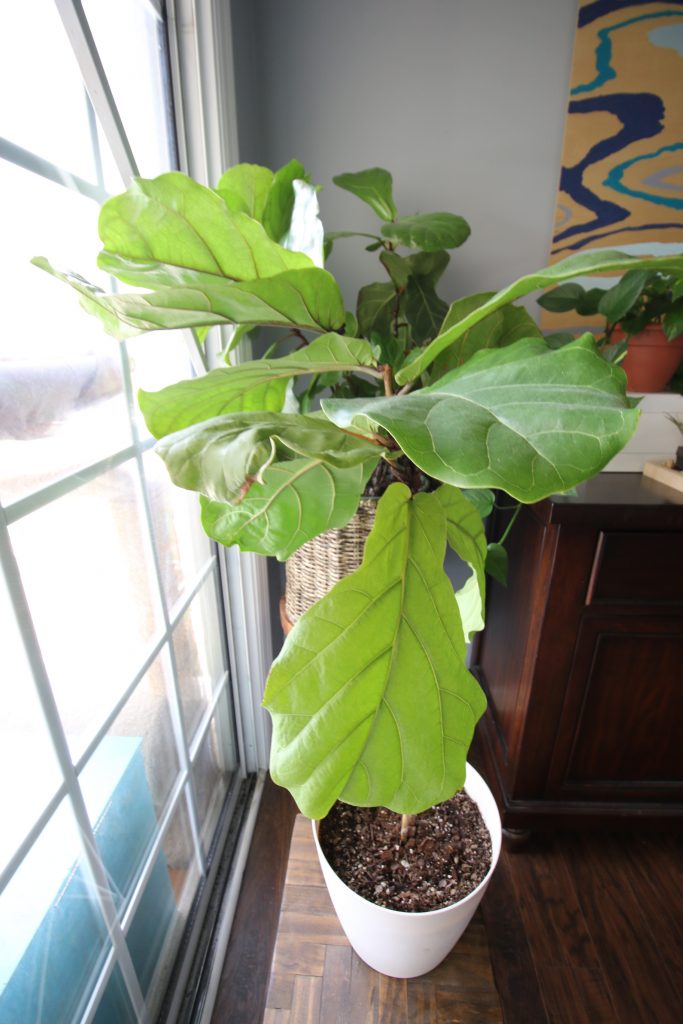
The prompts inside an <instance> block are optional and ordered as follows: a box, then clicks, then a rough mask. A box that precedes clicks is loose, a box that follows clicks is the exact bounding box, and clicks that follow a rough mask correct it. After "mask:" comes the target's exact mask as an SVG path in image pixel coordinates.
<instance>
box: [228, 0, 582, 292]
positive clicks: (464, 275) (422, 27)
mask: <svg viewBox="0 0 683 1024" xmlns="http://www.w3.org/2000/svg"><path fill="white" fill-rule="evenodd" d="M576 16H577V0H412V2H411V0H232V19H233V40H234V52H235V65H236V77H237V103H238V114H239V124H238V129H239V138H240V158H241V159H242V160H247V161H253V162H257V163H265V164H268V165H270V166H280V165H281V164H283V163H286V162H287V161H288V160H289V159H291V158H292V157H294V156H296V157H297V158H298V159H300V160H301V161H302V162H303V163H304V164H305V165H306V167H307V169H308V170H310V172H311V173H312V175H313V179H314V180H315V181H317V182H319V183H321V184H322V185H324V191H323V194H322V196H321V207H322V216H323V222H324V224H325V227H326V228H327V229H328V230H335V229H336V230H339V229H350V228H357V229H361V230H362V229H363V228H364V227H365V229H368V228H369V229H370V230H372V229H373V228H374V227H375V225H376V223H377V221H376V220H375V219H374V216H373V214H372V212H371V211H370V210H369V209H367V212H366V207H365V206H364V205H363V204H362V203H360V202H359V201H358V200H356V199H355V198H354V197H352V196H350V195H348V194H346V193H344V192H342V191H341V190H339V189H337V188H336V187H335V186H333V185H332V184H331V179H332V176H333V175H334V174H338V173H339V172H340V171H355V170H360V169H362V168H364V167H371V166H374V165H379V166H383V167H386V168H387V169H389V170H390V171H391V172H392V173H393V175H394V189H395V197H396V201H397V205H398V208H399V214H402V215H404V214H410V213H415V212H417V211H421V212H430V211H435V210H450V211H452V212H454V213H460V214H462V215H463V216H464V217H466V218H467V220H468V221H469V222H470V225H471V227H472V235H471V237H470V239H469V240H468V241H467V242H466V243H465V245H464V246H463V247H462V249H460V250H456V252H455V253H454V254H453V257H452V264H451V267H450V268H449V270H448V272H447V277H446V278H445V279H444V285H445V287H442V288H441V289H440V291H441V293H442V295H443V297H444V298H446V299H449V300H451V299H453V298H455V297H457V296H458V295H461V294H467V293H469V292H472V291H479V290H482V289H485V288H498V287H501V286H502V285H504V284H506V283H508V281H510V280H512V279H513V278H515V277H518V276H519V275H521V274H523V273H525V272H527V271H531V270H534V269H537V268H538V267H541V266H543V265H544V264H545V263H546V261H547V256H548V250H549V243H550V235H551V229H552V221H553V216H554V206H555V196H556V189H557V182H558V174H559V167H560V155H561V146H562V136H563V131H564V117H565V111H566V107H567V98H568V83H569V74H570V68H571V57H572V44H573V38H574V31H575V26H576ZM375 261H376V257H373V256H369V255H367V254H365V253H364V252H362V250H361V255H359V246H358V244H357V243H356V242H355V241H353V240H347V241H340V242H338V243H337V244H336V247H335V251H334V253H333V254H332V258H331V260H330V264H329V266H330V269H331V270H332V271H333V273H335V274H336V275H337V276H338V278H339V279H340V282H341V283H342V285H343V287H344V289H345V291H346V293H347V301H348V303H349V304H352V303H353V299H354V297H355V291H356V290H357V288H358V287H359V286H360V285H361V284H362V283H365V282H367V281H368V280H373V279H374V280H381V279H382V277H383V272H382V271H381V270H380V269H379V268H376V264H375ZM534 307H535V304H534Z"/></svg>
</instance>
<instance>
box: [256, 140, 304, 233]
mask: <svg viewBox="0 0 683 1024" xmlns="http://www.w3.org/2000/svg"><path fill="white" fill-rule="evenodd" d="M307 180H308V175H307V174H306V171H305V169H304V165H303V164H302V163H300V162H299V161H298V160H290V161H289V163H288V164H285V166H284V167H281V168H280V170H279V171H276V172H275V175H274V177H273V184H272V186H271V189H270V193H269V195H268V198H267V200H266V206H265V209H264V211H263V226H264V228H265V229H266V231H267V233H268V235H269V236H270V237H271V238H272V239H273V240H274V241H275V242H279V241H280V240H281V239H282V238H283V237H284V235H285V234H286V233H287V231H289V225H290V222H291V219H292V210H293V209H294V182H295V181H307Z"/></svg>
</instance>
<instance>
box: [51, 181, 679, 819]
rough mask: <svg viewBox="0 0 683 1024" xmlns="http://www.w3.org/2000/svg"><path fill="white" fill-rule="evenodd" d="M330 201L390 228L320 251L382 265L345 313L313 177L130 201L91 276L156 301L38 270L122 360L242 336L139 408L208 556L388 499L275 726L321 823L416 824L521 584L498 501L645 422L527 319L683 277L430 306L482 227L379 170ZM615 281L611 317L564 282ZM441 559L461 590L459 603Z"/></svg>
mask: <svg viewBox="0 0 683 1024" xmlns="http://www.w3.org/2000/svg"><path fill="white" fill-rule="evenodd" d="M334 180H335V183H336V184H337V185H338V186H339V187H341V188H343V189H345V190H346V191H348V192H349V193H350V194H352V195H354V196H355V197H356V198H358V199H360V200H361V201H363V202H364V203H366V204H367V205H368V206H369V207H370V209H371V210H372V211H373V212H374V213H375V214H376V215H377V217H378V218H379V221H378V224H377V228H376V231H375V232H374V233H366V232H354V231H352V230H345V231H338V232H332V233H330V234H329V235H328V236H327V242H326V248H327V251H328V252H329V248H330V246H331V244H332V242H333V240H334V239H338V238H348V237H352V236H354V235H360V236H361V237H362V238H365V239H370V242H371V244H370V245H369V246H368V248H370V249H373V250H377V251H378V252H379V267H380V274H381V275H383V276H382V280H378V281H375V282H373V283H370V284H368V285H366V286H365V287H363V288H362V289H361V290H360V294H359V296H358V302H357V306H356V309H355V312H353V313H352V312H349V311H347V310H345V308H344V302H343V299H342V294H341V291H340V289H339V287H338V285H337V283H336V281H335V280H334V278H333V277H332V275H331V274H330V273H328V271H327V270H325V269H323V268H321V267H320V266H318V265H316V264H317V263H318V262H319V259H318V254H319V253H320V252H321V249H322V246H321V240H322V226H321V224H320V222H319V219H318V215H317V195H316V188H315V186H314V185H311V184H310V182H309V181H308V176H307V175H306V173H305V171H304V168H303V166H302V165H301V164H300V163H298V162H297V161H292V162H290V163H289V164H287V165H286V166H285V167H283V168H281V169H280V170H279V171H277V172H275V173H273V172H272V171H270V170H268V169H267V168H263V167H258V166H256V165H250V164H249V165H248V164H242V165H238V166H237V167H233V168H231V169H230V170H229V171H227V172H226V173H225V174H224V175H223V176H222V178H221V179H220V181H219V182H218V185H217V188H216V189H209V188H205V187H203V186H201V185H199V184H197V183H196V182H194V181H192V180H191V179H190V178H187V177H186V176H184V175H182V174H177V173H172V174H166V175H162V176H161V177H159V178H156V179H154V180H152V181H146V180H143V179H139V180H137V181H135V182H134V183H133V185H132V186H131V187H130V188H129V189H128V190H127V192H125V193H124V194H123V195H121V196H117V197H115V198H113V199H111V200H109V202H107V203H106V204H105V206H104V207H103V210H102V213H101V217H100V232H101V237H102V242H103V245H104V249H103V251H102V252H101V254H100V257H99V264H100V267H101V268H102V269H104V270H106V271H107V272H108V273H110V274H112V275H113V276H115V277H117V278H118V279H119V280H120V281H122V282H123V283H124V284H129V285H133V286H135V287H136V288H142V289H143V290H142V291H134V292H125V291H124V292H122V293H118V292H113V293H111V294H108V293H105V292H104V291H102V290H101V289H99V288H97V287H95V286H94V285H91V284H89V283H88V282H87V281H85V280H84V279H83V278H81V277H79V276H77V275H75V274H64V273H60V272H59V271H56V270H54V269H53V268H52V267H51V266H50V264H49V263H48V262H47V260H45V259H42V258H38V259H36V260H35V261H34V262H36V264H37V265H38V266H39V267H41V268H42V269H43V270H46V271H48V272H49V273H51V274H53V275H54V276H55V277H57V278H58V279H59V280H61V281H63V282H65V283H67V284H68V285H69V286H70V287H72V288H73V289H74V290H75V291H76V292H77V294H78V296H79V299H80V301H81V303H82V304H83V305H84V307H85V308H86V309H88V311H89V312H91V313H93V314H94V315H96V316H98V317H99V319H100V320H101V321H102V323H103V325H104V327H105V329H106V330H107V331H109V332H110V333H112V334H114V335H116V336H119V337H126V336H128V335H130V334H135V333H138V332H140V331H152V330H159V329H167V328H174V327H191V328H197V329H200V330H201V331H202V332H205V331H206V330H207V329H208V328H209V327H210V326H212V325H215V324H231V325H234V326H236V331H235V332H234V335H233V340H232V342H231V343H230V344H229V345H228V348H227V349H226V352H225V353H224V356H225V357H226V360H227V358H228V356H229V357H230V361H231V362H232V361H233V360H235V359H236V360H237V361H236V364H235V365H227V366H225V365H224V366H221V367H220V368H218V369H214V370H212V371H211V372H209V373H207V374H206V375H205V376H203V377H199V378H195V379H191V380H185V381H179V382H177V383H175V384H173V385H171V386H170V387H167V388H164V389H162V390H161V391H158V392H154V393H151V392H141V394H140V405H141V408H142V410H143V413H144V415H145V419H146V421H147V424H148V426H149V429H150V431H151V432H152V433H153V434H154V436H155V437H157V438H158V439H159V440H158V443H157V449H156V450H157V452H158V453H159V455H160V456H161V457H162V458H163V459H164V461H165V463H166V466H167V468H168V471H169V474H170V476H171V479H172V480H173V481H174V482H175V483H176V484H177V485H178V486H180V487H184V488H188V489H190V490H194V491H197V492H198V493H199V494H200V496H201V509H202V522H203V524H204V527H205V529H206V531H207V533H208V534H209V536H211V537H213V538H214V539H215V540H217V541H219V542H220V543H222V544H227V545H231V544H237V545H239V546H240V547H241V548H242V549H243V550H246V551H256V552H258V553H260V554H265V555H273V556H275V557H277V558H280V559H285V558H287V557H289V555H290V554H291V553H292V552H293V551H295V550H296V549H297V548H299V547H300V546H301V545H302V544H303V543H305V542H306V541H307V540H309V539H311V538H312V537H315V536H317V535H318V534H320V533H322V532H324V531H325V530H328V529H330V528H336V527H340V526H343V525H344V524H345V523H346V522H347V521H348V520H349V518H350V517H351V515H352V514H353V512H354V510H355V508H356V507H357V504H358V500H359V498H360V496H361V494H362V493H363V491H364V488H365V487H366V485H367V484H368V481H369V480H370V479H371V480H372V481H376V480H382V481H383V484H382V486H381V487H380V488H379V491H380V492H381V491H382V490H384V494H383V495H382V496H381V498H380V500H379V504H378V510H377V518H376V522H375V526H374V528H373V531H372V533H371V535H370V538H369V540H368V542H367V545H366V550H365V557H364V561H363V564H362V565H361V567H360V568H359V569H358V570H357V571H356V572H354V573H352V574H351V575H350V576H348V577H347V578H346V579H344V580H342V581H341V582H340V583H339V584H337V586H336V587H335V588H334V589H333V590H332V591H331V592H330V593H329V594H328V595H327V596H326V597H325V598H323V599H322V600H321V601H320V602H318V603H317V604H316V605H315V606H314V607H313V608H311V609H310V610H309V611H308V612H307V613H306V614H305V615H304V616H303V617H302V618H301V619H300V620H299V622H298V623H297V625H296V627H295V628H294V630H293V631H292V633H291V634H290V636H289V638H288V640H287V641H286V643H285V646H284V648H283V651H282V653H281V655H280V657H279V658H278V659H277V662H276V663H275V665H274V666H273V670H272V673H271V676H270V678H269V681H268V685H267V690H266V696H265V703H266V706H267V707H268V709H269V711H270V712H271V714H272V716H273V722H274V740H273V750H272V771H273V775H274V777H275V778H276V779H278V780H279V781H281V782H282V783H283V784H284V785H287V786H289V787H290V788H291V789H292V792H293V793H294V795H295V797H296V799H297V800H298V801H299V803H300V806H301V808H302V809H303V810H304V811H306V813H309V814H311V815H320V814H323V813H325V811H326V810H327V808H329V806H330V805H331V803H332V802H333V801H334V800H335V799H336V798H337V797H341V798H342V799H344V800H348V801H350V802H354V803H363V804H374V803H381V804H384V805H386V806H388V807H392V808H394V809H395V810H397V811H400V812H401V813H415V812H417V811H420V810H422V809H423V808H425V807H426V806H428V805H429V804H431V803H434V802H436V801H438V800H441V799H444V798H446V797H448V796H450V795H451V794H452V793H453V792H454V791H455V790H456V789H457V788H458V787H459V786H461V785H462V782H463V779H464V770H465V767H464V766H465V758H466V755H467V749H468V746H469V743H470V740H471V737H472V731H473V729H474V726H475V723H476V721H477V719H478V718H479V716H480V715H481V714H482V712H483V710H484V705H485V701H484V697H483V694H482V692H481V690H480V689H479V687H478V685H477V683H476V681H475V680H474V679H473V678H472V676H471V675H470V674H469V672H468V671H467V668H466V667H465V644H466V638H469V637H470V636H471V634H472V633H473V632H475V631H476V630H478V629H481V628H482V626H483V622H484V592H485V572H486V571H487V570H488V571H489V572H491V573H493V574H494V575H496V576H497V577H498V578H501V577H502V576H503V575H504V572H505V556H504V549H503V548H502V546H501V542H500V541H499V542H497V543H495V544H487V542H486V538H485V533H484V527H483V523H482V519H483V518H485V517H486V516H487V515H488V514H489V512H490V511H491V507H492V502H493V498H492V494H491V491H490V489H489V488H497V489H501V490H503V491H506V492H507V493H509V494H511V495H513V496H515V497H517V498H518V499H519V500H521V501H536V500H538V499H540V498H543V497H545V496H547V495H548V494H550V493H552V492H553V491H558V490H562V491H564V490H567V489H568V488H570V487H571V486H573V485H574V484H576V483H578V482H580V481H581V480H583V479H586V478H587V477H589V476H591V475H592V474H594V473H597V472H598V471H599V470H600V469H601V468H602V467H603V466H604V465H605V464H606V463H607V461H608V460H609V459H610V458H611V457H612V456H613V455H614V454H615V453H616V452H617V451H618V450H619V448H620V447H621V446H622V445H623V444H624V443H625V442H626V441H627V440H628V438H629V436H630V435H631V434H632V432H633V430H634V429H635V425H636V420H637V416H638V413H637V411H636V410H635V409H634V408H632V406H631V403H630V402H629V400H628V399H627V398H626V395H625V391H624V385H625V381H624V375H623V373H622V371H621V370H619V369H618V367H616V366H614V365H612V364H610V363H609V362H607V361H606V360H605V359H603V358H601V357H600V356H599V355H598V353H597V351H596V349H595V345H594V343H593V341H592V339H591V338H590V337H584V338H581V339H579V340H578V341H576V342H571V343H568V344H565V343H564V342H565V340H566V339H556V341H555V342H554V343H553V344H549V343H548V341H547V340H544V339H543V338H542V337H541V335H540V332H539V330H538V328H537V327H536V324H535V323H534V321H533V320H532V319H531V317H530V316H529V315H528V313H527V312H526V311H525V310H524V309H523V308H522V307H519V306H515V305H514V302H515V301H516V300H517V299H518V298H521V297H522V296H524V295H526V294H528V293H530V292H532V291H534V290H537V289H540V288H547V287H549V286H553V285H557V286H559V287H557V288H555V291H554V293H553V292H550V293H548V295H547V296H546V297H545V299H544V302H545V303H546V304H548V303H549V304H550V307H552V306H553V304H554V306H555V308H577V309H579V308H580V309H582V310H584V311H586V310H597V309H598V307H599V306H601V305H602V304H603V303H605V304H606V305H605V308H609V311H610V314H611V315H614V312H615V311H617V312H623V310H624V309H625V308H626V306H627V305H628V302H629V301H630V299H631V297H632V296H633V295H634V294H635V292H636V291H637V288H636V285H637V284H638V283H639V282H641V283H642V281H643V280H644V279H645V278H647V279H648V281H650V279H656V282H657V283H659V282H660V279H661V278H662V277H663V275H664V274H672V275H677V276H676V282H675V283H674V285H673V295H674V297H675V300H676V301H677V302H678V301H680V302H681V303H683V292H681V289H680V281H679V278H680V276H681V274H683V258H682V257H680V256H674V257H667V258H661V259H659V260H650V261H646V260H639V259H635V258H633V257H628V256H624V255H623V254H621V253H612V252H593V253H588V254H584V255H581V256H573V257H570V258H569V259H567V260H563V261H562V262H561V263H558V264H555V265H554V266H553V267H548V268H545V269H544V270H541V271H539V272H538V273H536V274H531V275H527V276H525V277H523V278H521V279H520V280H518V281H516V282H515V283H514V284H512V285H510V286H509V287H508V288H506V289H504V290H503V291H501V292H498V293H495V294H494V293H493V292H481V293H479V294H477V295H474V296H467V297H464V298H459V299H457V300H456V301H455V302H453V303H452V304H450V305H448V303H447V302H446V301H444V299H443V298H442V296H441V295H440V294H439V290H438V289H439V287H440V285H441V281H442V276H443V274H444V271H445V270H446V268H447V266H448V262H449V256H448V252H447V250H449V249H451V248H454V247H456V246H459V245H461V244H462V243H463V242H464V241H465V239H466V238H467V236H468V234H469V227H468V225H467V223H466V221H465V220H464V219H463V218H462V217H460V216H458V215H456V214H451V213H428V212H427V213H419V214H414V215H407V216H403V215H402V216H399V214H398V210H397V207H396V203H395V200H394V196H393V183H392V178H391V175H390V174H389V172H388V171H386V170H384V169H383V168H377V167H375V168H371V169H369V170H365V171H359V172H355V173H347V174H342V175H339V176H338V177H337V178H335V179H334ZM399 247H405V248H406V249H408V250H410V251H408V252H407V253H405V252H404V253H400V252H399V251H397V250H398V248H399ZM309 252H310V253H312V254H315V256H314V259H311V258H309V256H308V255H306V253H309ZM624 271H627V272H628V273H626V275H625V277H624V279H623V281H624V282H625V283H622V284H621V287H620V288H619V289H617V290H616V291H612V293H611V295H609V298H607V297H606V296H603V290H601V289H599V288H597V289H589V290H588V291H587V290H586V289H585V288H583V286H579V285H576V283H575V282H573V278H574V277H576V276H577V275H579V276H583V275H586V274H591V273H616V272H624ZM608 294H609V293H608ZM553 295H554V298H553ZM569 302H571V303H574V304H575V305H574V306H567V303H569ZM550 307H549V308H550ZM673 314H675V316H678V315H679V310H678V307H676V309H675V310H674V311H673V313H672V311H669V313H668V314H667V316H668V317H669V320H668V328H667V329H671V330H672V329H673V324H674V315H673ZM257 326H265V327H270V328H272V327H275V328H281V329H282V331H283V332H284V334H277V335H276V338H275V341H273V343H272V344H270V341H271V339H269V342H268V343H269V345H270V348H269V350H268V353H267V354H266V355H265V356H264V357H263V358H260V359H251V358H247V359H246V360H245V359H240V355H241V353H240V348H241V347H243V346H244V343H245V337H246V336H247V335H248V334H249V332H250V331H251V329H252V328H254V327H257ZM281 343H282V344H281ZM232 350H234V352H233V351H232ZM272 351H277V352H278V353H280V352H282V353H286V354H283V355H278V356H276V357H273V356H272V354H271V353H272ZM319 400H321V401H320V404H321V410H320V411H313V412H312V411H311V410H314V409H316V408H317V405H318V402H319ZM392 481H402V482H400V483H396V482H394V483H392ZM406 482H408V483H409V484H410V487H408V486H406ZM372 486H373V487H374V486H375V484H374V483H373V484H372ZM460 488H463V490H462V491H461V490H460ZM503 539H504V538H502V539H501V541H502V540H503ZM447 544H448V545H450V547H451V548H452V549H453V550H454V551H455V552H456V554H457V555H458V556H459V558H460V559H462V561H463V562H464V563H465V565H466V566H468V567H469V576H468V579H467V581H466V583H465V585H464V586H463V587H462V588H461V589H460V590H459V591H458V592H457V594H454V593H453V587H452V585H451V583H450V582H449V580H448V577H447V576H446V575H445V573H444V570H443V560H444V554H445V550H446V545H447Z"/></svg>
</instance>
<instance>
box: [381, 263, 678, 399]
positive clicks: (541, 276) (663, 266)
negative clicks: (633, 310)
mask: <svg viewBox="0 0 683 1024" xmlns="http://www.w3.org/2000/svg"><path fill="white" fill-rule="evenodd" d="M641 268H642V269H649V270H663V271H664V270H671V271H673V272H679V273H680V272H681V271H683V255H681V256H657V257H652V258H641V257H637V256H627V255H625V254H624V253H622V252H616V251H612V250H603V251H600V250H598V251H595V252H585V253H578V254H576V255H574V256H568V257H567V258H566V259H564V260H560V262H559V263H555V264H554V265H553V266H552V267H546V268H545V269H543V270H539V271H537V272H536V273H534V274H528V275H527V276H525V277H521V278H519V280H518V281H514V282H513V283H512V284H511V285H509V286H508V287H507V288H504V289H503V290H502V291H500V292H497V293H496V294H495V295H494V296H493V297H492V298H491V299H489V301H488V302H485V303H484V304H483V305H481V306H479V308H478V309H475V310H472V311H471V312H470V313H469V314H468V315H467V316H464V317H463V318H462V320H460V322H459V323H457V324H453V325H452V326H451V327H449V328H448V330H446V331H443V332H441V333H440V334H439V335H438V336H437V337H436V338H434V340H433V341H432V342H431V343H430V344H429V345H428V346H427V347H426V348H425V349H424V350H423V352H422V353H421V354H420V357H419V358H417V359H415V360H413V361H412V362H411V363H410V365H405V366H403V367H401V370H400V371H399V372H398V373H397V375H396V381H397V383H399V384H407V383H408V382H409V381H411V380H415V379H416V378H417V377H419V376H420V374H422V373H424V371H425V370H426V369H427V367H428V366H430V365H431V363H433V362H434V360H435V359H436V357H437V356H438V355H439V354H440V353H441V352H443V351H444V349H446V348H448V346H449V345H452V344H453V342H454V341H456V340H457V339H458V338H459V337H460V336H461V335H462V334H464V333H465V331H466V330H468V329H469V328H470V327H472V326H474V324H476V323H478V322H479V321H480V320H483V319H484V317H486V316H488V315H489V314H490V313H494V312H495V311H496V310H497V309H500V308H501V306H505V305H507V304H508V303H509V302H514V300H515V299H519V298H521V296H523V295H528V294H529V293H530V292H533V291H537V290H538V289H539V288H547V287H549V286H550V285H554V284H559V283H560V282H562V281H567V280H570V279H571V278H572V277H578V276H580V275H582V274H601V273H605V274H607V273H612V272H617V271H626V270H638V269H641Z"/></svg>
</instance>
